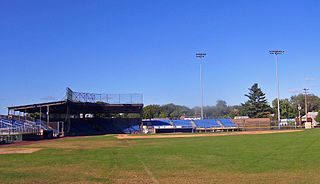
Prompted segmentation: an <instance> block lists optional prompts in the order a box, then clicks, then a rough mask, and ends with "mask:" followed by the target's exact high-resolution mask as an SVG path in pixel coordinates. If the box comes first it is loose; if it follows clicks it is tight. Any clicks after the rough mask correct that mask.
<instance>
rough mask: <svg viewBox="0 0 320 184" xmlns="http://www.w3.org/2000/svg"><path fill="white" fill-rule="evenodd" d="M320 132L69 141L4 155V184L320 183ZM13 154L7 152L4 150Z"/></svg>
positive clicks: (0, 174) (0, 161) (0, 173)
mask: <svg viewBox="0 0 320 184" xmlns="http://www.w3.org/2000/svg"><path fill="white" fill-rule="evenodd" d="M319 138H320V129H314V130H306V131H302V132H294V133H279V134H265V135H233V136H218V137H191V138H161V139H130V140H118V139H116V138H115V137H114V136H93V137H86V138H69V139H64V140H58V141H54V142H44V143H38V144H32V145H28V146H23V147H30V148H43V149H42V150H40V151H38V152H34V153H31V154H5V155H0V183H100V182H101V183H274V182H277V183H319V182H320V176H319V169H320V142H319ZM0 149H7V148H0Z"/></svg>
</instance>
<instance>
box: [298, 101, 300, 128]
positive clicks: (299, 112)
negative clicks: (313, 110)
mask: <svg viewBox="0 0 320 184" xmlns="http://www.w3.org/2000/svg"><path fill="white" fill-rule="evenodd" d="M298 110H299V126H300V127H301V105H300V104H298Z"/></svg>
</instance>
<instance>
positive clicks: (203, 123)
mask: <svg viewBox="0 0 320 184" xmlns="http://www.w3.org/2000/svg"><path fill="white" fill-rule="evenodd" d="M192 121H193V122H194V123H195V124H196V125H197V127H198V128H219V127H221V126H220V124H219V123H218V122H217V121H216V120H215V119H203V120H192Z"/></svg>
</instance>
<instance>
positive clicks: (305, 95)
mask: <svg viewBox="0 0 320 184" xmlns="http://www.w3.org/2000/svg"><path fill="white" fill-rule="evenodd" d="M303 90H304V101H305V110H306V122H308V101H307V91H308V90H309V88H303Z"/></svg>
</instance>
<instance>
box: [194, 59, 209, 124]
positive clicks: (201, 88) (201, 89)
mask: <svg viewBox="0 0 320 184" xmlns="http://www.w3.org/2000/svg"><path fill="white" fill-rule="evenodd" d="M205 55H207V54H206V53H197V54H196V57H198V58H200V92H201V119H203V87H202V58H204V56H205Z"/></svg>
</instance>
